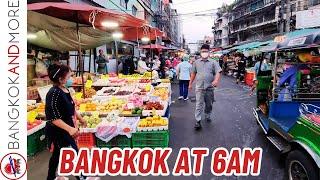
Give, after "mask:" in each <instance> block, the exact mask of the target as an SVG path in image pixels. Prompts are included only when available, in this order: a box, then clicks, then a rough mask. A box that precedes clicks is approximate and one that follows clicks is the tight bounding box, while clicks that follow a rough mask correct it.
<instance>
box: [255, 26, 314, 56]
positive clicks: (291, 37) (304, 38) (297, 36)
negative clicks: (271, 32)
mask: <svg viewBox="0 0 320 180" xmlns="http://www.w3.org/2000/svg"><path fill="white" fill-rule="evenodd" d="M279 37H281V38H279ZM277 39H280V41H276V42H275V41H274V42H272V43H271V44H269V45H268V46H266V47H264V48H262V49H261V50H262V51H263V52H272V51H276V50H286V49H296V48H310V47H317V46H319V45H320V29H301V30H296V31H292V32H289V33H287V34H285V35H283V36H278V37H276V38H275V40H277Z"/></svg>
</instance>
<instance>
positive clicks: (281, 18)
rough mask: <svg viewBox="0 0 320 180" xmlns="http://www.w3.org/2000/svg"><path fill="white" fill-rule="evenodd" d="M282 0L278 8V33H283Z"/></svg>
mask: <svg viewBox="0 0 320 180" xmlns="http://www.w3.org/2000/svg"><path fill="white" fill-rule="evenodd" d="M284 1H285V0H281V1H280V10H279V19H280V23H279V31H280V34H283V32H284V29H283V28H284V19H283V15H284Z"/></svg>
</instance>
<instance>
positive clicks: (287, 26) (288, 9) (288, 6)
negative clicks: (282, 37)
mask: <svg viewBox="0 0 320 180" xmlns="http://www.w3.org/2000/svg"><path fill="white" fill-rule="evenodd" d="M290 9H291V2H290V0H287V2H286V32H290V18H291V17H290Z"/></svg>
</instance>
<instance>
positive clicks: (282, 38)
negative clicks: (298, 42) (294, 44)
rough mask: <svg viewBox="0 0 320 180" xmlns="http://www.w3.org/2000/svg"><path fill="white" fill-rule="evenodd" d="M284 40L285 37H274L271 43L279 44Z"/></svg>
mask: <svg viewBox="0 0 320 180" xmlns="http://www.w3.org/2000/svg"><path fill="white" fill-rule="evenodd" d="M285 39H286V36H276V37H275V38H274V40H273V41H274V42H276V43H281V42H283V41H284V40H285Z"/></svg>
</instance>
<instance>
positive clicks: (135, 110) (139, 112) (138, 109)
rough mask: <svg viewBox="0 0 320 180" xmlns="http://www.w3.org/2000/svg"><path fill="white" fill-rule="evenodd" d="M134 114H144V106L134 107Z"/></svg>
mask: <svg viewBox="0 0 320 180" xmlns="http://www.w3.org/2000/svg"><path fill="white" fill-rule="evenodd" d="M131 113H132V114H133V115H140V116H141V115H142V108H139V107H136V108H134V109H132V112H131Z"/></svg>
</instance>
